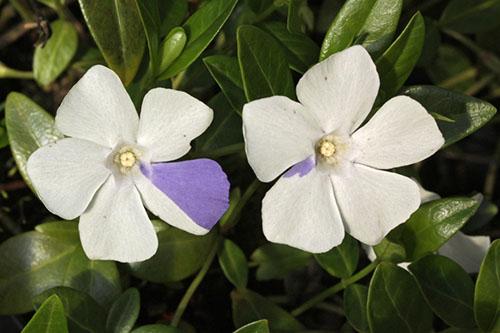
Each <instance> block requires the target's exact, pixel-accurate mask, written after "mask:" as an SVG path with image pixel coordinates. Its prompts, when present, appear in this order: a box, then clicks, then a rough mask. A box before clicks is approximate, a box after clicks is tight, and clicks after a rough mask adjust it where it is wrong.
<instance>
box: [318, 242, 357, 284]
mask: <svg viewBox="0 0 500 333" xmlns="http://www.w3.org/2000/svg"><path fill="white" fill-rule="evenodd" d="M314 257H315V258H316V261H317V262H318V264H320V266H321V267H323V269H325V270H326V271H327V272H328V273H329V274H330V275H333V276H335V277H339V278H347V277H349V276H351V275H352V274H353V273H354V271H355V270H356V267H357V266H358V259H359V246H358V242H357V241H356V240H355V239H354V238H352V237H351V236H349V235H348V234H345V237H344V240H343V241H342V244H340V245H339V246H336V247H334V248H333V249H331V250H330V251H328V252H325V253H321V254H315V255H314Z"/></svg>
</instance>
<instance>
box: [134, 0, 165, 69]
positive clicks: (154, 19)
mask: <svg viewBox="0 0 500 333" xmlns="http://www.w3.org/2000/svg"><path fill="white" fill-rule="evenodd" d="M135 5H136V6H137V11H138V13H139V16H140V18H141V22H142V26H143V28H144V33H145V35H146V40H147V43H148V50H149V66H150V69H151V71H152V73H156V71H157V67H158V65H159V59H158V57H159V52H158V44H159V42H160V22H161V19H160V11H159V7H158V0H146V1H144V0H135Z"/></svg>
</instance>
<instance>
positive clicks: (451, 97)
mask: <svg viewBox="0 0 500 333" xmlns="http://www.w3.org/2000/svg"><path fill="white" fill-rule="evenodd" d="M402 93H403V94H405V95H408V96H410V97H411V98H414V99H416V100H417V101H418V102H419V103H420V104H422V105H423V106H424V107H425V108H426V109H427V111H428V112H430V113H431V114H433V113H436V114H439V115H442V116H444V117H446V118H449V119H453V122H449V121H440V120H439V119H437V124H438V126H439V129H440V130H441V133H443V136H444V138H445V141H446V142H445V146H448V145H450V144H452V143H455V142H457V141H458V140H460V139H463V138H464V137H466V136H468V135H470V134H472V133H474V132H475V131H477V130H478V129H479V128H481V127H482V126H483V125H484V124H486V123H487V122H488V121H489V120H490V119H491V118H493V116H494V115H495V113H496V111H497V110H496V108H495V107H494V106H493V105H491V104H490V103H488V102H485V101H482V100H480V99H477V98H474V97H470V96H466V95H462V94H460V93H456V92H452V91H449V90H445V89H442V88H438V87H433V86H413V87H409V88H407V89H405V90H403V92H402Z"/></svg>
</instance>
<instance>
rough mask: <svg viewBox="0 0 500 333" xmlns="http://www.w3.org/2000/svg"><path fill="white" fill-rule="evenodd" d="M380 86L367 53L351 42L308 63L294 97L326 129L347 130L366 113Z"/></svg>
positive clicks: (358, 122)
mask: <svg viewBox="0 0 500 333" xmlns="http://www.w3.org/2000/svg"><path fill="white" fill-rule="evenodd" d="M379 86H380V81H379V77H378V73H377V69H376V67H375V64H374V63H373V61H372V59H371V58H370V55H369V54H368V52H367V51H366V50H365V49H364V48H363V47H361V46H353V47H350V48H348V49H346V50H344V51H341V52H338V53H335V54H333V55H331V56H330V57H328V58H327V59H326V60H324V61H322V62H320V63H318V64H316V65H314V66H313V67H311V68H310V69H309V70H308V71H307V72H306V73H305V74H304V76H303V77H302V78H301V79H300V81H299V83H298V85H297V97H298V99H299V101H300V102H301V103H302V104H303V105H304V106H305V107H306V108H307V109H308V111H310V112H312V113H313V114H314V116H315V117H316V120H317V122H318V124H320V125H321V128H322V129H323V130H324V131H325V132H326V133H331V132H333V131H335V130H340V131H341V132H342V133H344V134H350V133H351V132H353V131H354V130H355V129H356V128H357V127H358V126H359V125H361V123H362V122H363V120H365V118H366V116H368V113H369V112H370V110H371V108H372V106H373V103H374V102H375V98H376V97H377V93H378V88H379Z"/></svg>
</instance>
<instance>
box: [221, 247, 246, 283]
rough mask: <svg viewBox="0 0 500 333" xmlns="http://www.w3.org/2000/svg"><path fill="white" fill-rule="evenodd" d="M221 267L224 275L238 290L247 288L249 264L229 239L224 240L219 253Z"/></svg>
mask: <svg viewBox="0 0 500 333" xmlns="http://www.w3.org/2000/svg"><path fill="white" fill-rule="evenodd" d="M219 265H220V267H221V268H222V271H223V272H224V275H225V276H226V277H227V279H228V280H229V281H231V283H232V284H233V285H234V286H235V287H236V288H238V289H243V288H246V286H247V282H248V264H247V258H246V257H245V254H244V253H243V251H242V250H241V249H240V248H239V247H238V245H236V244H235V243H234V242H232V241H230V240H229V239H226V240H224V243H223V244H222V247H221V249H220V251H219Z"/></svg>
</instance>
